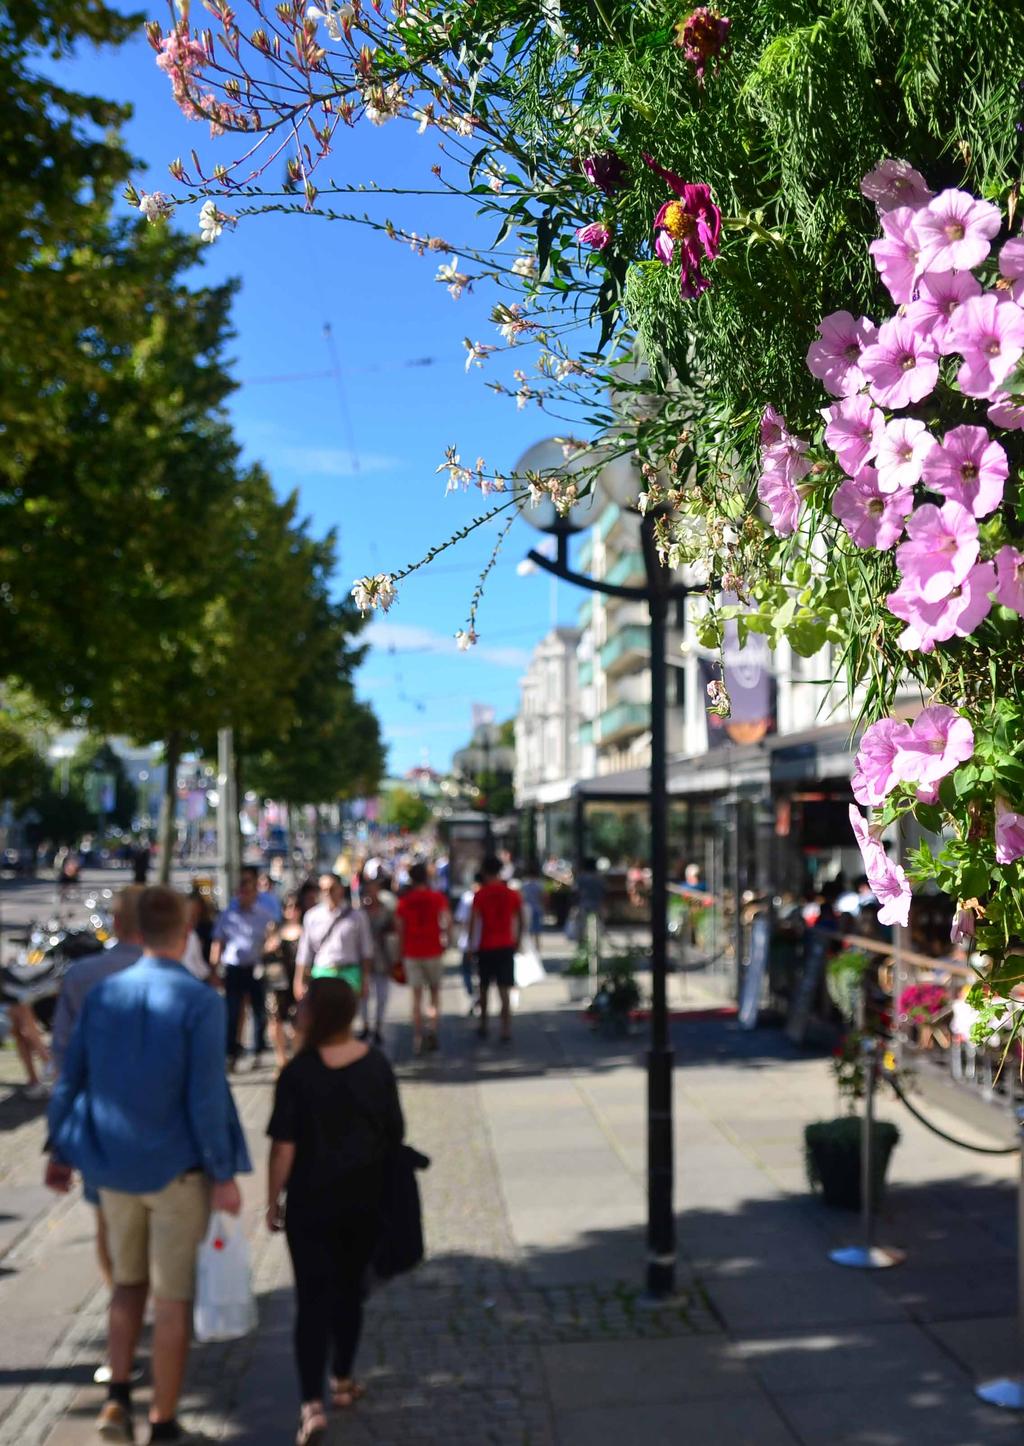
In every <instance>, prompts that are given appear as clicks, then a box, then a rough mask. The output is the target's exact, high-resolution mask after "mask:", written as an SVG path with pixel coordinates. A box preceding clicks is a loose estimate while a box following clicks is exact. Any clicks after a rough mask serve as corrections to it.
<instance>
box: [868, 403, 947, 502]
mask: <svg viewBox="0 0 1024 1446" xmlns="http://www.w3.org/2000/svg"><path fill="white" fill-rule="evenodd" d="M934 446H935V438H934V437H933V436H932V434H931V432H929V430H928V428H927V427H926V426H925V424H924V422H919V421H917V419H916V418H914V417H893V419H892V421H891V422H886V424H885V429H884V431H883V432H882V434H881V436H880V437H879V439H878V445H877V447H876V448H875V466H876V467H877V468H878V485H879V487H880V489H881V490H882V491H883V492H898V491H899V490H900V489H901V488H902V487H913V486H914V484H915V483H916V482H920V480H921V468H922V466H923V465H924V460H925V458H926V457H927V456H928V454H929V452H930V451H931V450H932V448H933V447H934Z"/></svg>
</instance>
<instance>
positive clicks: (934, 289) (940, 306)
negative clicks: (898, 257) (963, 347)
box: [906, 271, 981, 356]
mask: <svg viewBox="0 0 1024 1446" xmlns="http://www.w3.org/2000/svg"><path fill="white" fill-rule="evenodd" d="M980 295H981V282H980V281H979V280H978V278H977V277H976V276H972V275H971V273H970V272H969V271H936V272H929V273H928V274H927V275H925V276H922V277H921V280H920V282H919V284H918V288H917V299H916V301H912V302H911V303H910V305H909V306H908V307H907V310H906V317H907V320H908V321H909V322H910V324H911V326H912V327H913V328H914V330H915V331H917V332H920V334H921V335H922V336H930V337H931V338H932V340H933V341H934V343H935V345H936V348H937V349H938V351H939V353H940V354H941V355H943V356H945V355H946V354H947V353H948V352H950V351H954V350H955V348H954V347H951V346H950V345H949V342H948V337H949V322H950V318H951V317H952V315H953V313H954V311H956V309H957V307H958V306H959V305H960V304H961V303H962V302H964V301H967V300H969V299H970V297H972V296H980Z"/></svg>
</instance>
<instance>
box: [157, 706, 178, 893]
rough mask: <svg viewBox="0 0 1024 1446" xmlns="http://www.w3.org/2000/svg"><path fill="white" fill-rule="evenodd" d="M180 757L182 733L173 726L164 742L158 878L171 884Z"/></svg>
mask: <svg viewBox="0 0 1024 1446" xmlns="http://www.w3.org/2000/svg"><path fill="white" fill-rule="evenodd" d="M180 758H181V734H180V733H179V732H178V730H177V729H173V728H172V730H171V731H170V733H168V735H167V740H166V742H165V743H164V766H165V768H166V770H167V772H166V776H165V778H164V796H163V798H162V800H161V802H160V828H159V832H158V840H159V843H160V860H159V867H158V870H157V880H158V882H159V883H161V884H169V883H170V882H171V865H172V863H173V861H174V843H175V838H176V830H175V827H174V815H175V811H176V808H177V803H178V762H179V760H180Z"/></svg>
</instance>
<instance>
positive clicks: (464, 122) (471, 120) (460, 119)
mask: <svg viewBox="0 0 1024 1446" xmlns="http://www.w3.org/2000/svg"><path fill="white" fill-rule="evenodd" d="M448 124H449V125H450V126H451V128H452V130H453V131H454V132H455V134H456V135H457V136H471V135H472V134H473V127H474V126H478V125H479V124H480V122H479V121H478V120H477V118H476V116H475V115H457V116H453V117H452V118H451V119H450V120H449V122H448Z"/></svg>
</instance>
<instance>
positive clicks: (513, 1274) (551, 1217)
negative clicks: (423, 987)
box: [0, 981, 1020, 1446]
mask: <svg viewBox="0 0 1024 1446" xmlns="http://www.w3.org/2000/svg"><path fill="white" fill-rule="evenodd" d="M692 987H693V991H694V995H695V1002H696V998H697V997H698V996H699V990H698V988H697V986H696V985H693V986H692ZM446 1000H447V1003H448V1005H449V1018H448V1020H447V1021H446V1026H445V1031H444V1046H445V1047H444V1049H443V1051H442V1053H441V1055H440V1056H438V1057H436V1058H430V1059H428V1060H424V1061H412V1060H411V1059H410V1058H409V1049H408V1045H409V1041H408V1030H407V1027H406V1025H405V1022H404V1020H403V1019H402V1018H401V1017H400V1015H401V1013H402V1012H403V1011H404V1008H405V1007H406V1006H405V996H404V994H403V993H401V992H399V993H397V994H396V996H395V1006H394V1008H395V1023H394V1025H393V1026H392V1027H391V1028H390V1029H389V1037H388V1048H389V1051H390V1052H391V1054H392V1057H393V1058H395V1059H396V1060H397V1062H398V1068H399V1074H400V1078H401V1086H402V1096H403V1103H404V1107H405V1111H406V1117H407V1124H408V1136H409V1138H410V1140H411V1141H412V1142H413V1143H415V1144H416V1145H417V1146H418V1147H419V1148H420V1149H422V1150H423V1151H424V1152H425V1153H426V1154H428V1155H430V1156H431V1157H432V1160H433V1164H432V1167H431V1169H430V1170H429V1171H427V1172H426V1173H425V1174H424V1175H423V1176H422V1177H421V1186H422V1192H423V1200H424V1212H425V1225H426V1234H427V1247H428V1260H427V1262H426V1263H425V1264H424V1266H423V1267H422V1268H421V1269H420V1270H419V1271H417V1272H416V1273H415V1274H413V1275H412V1276H409V1277H406V1278H405V1279H403V1280H401V1281H398V1282H393V1283H392V1284H391V1285H389V1286H388V1287H386V1288H384V1289H382V1290H381V1291H380V1292H379V1293H377V1294H375V1295H374V1296H373V1297H372V1298H371V1300H370V1301H369V1303H368V1305H367V1311H366V1328H365V1333H364V1340H363V1347H362V1351H361V1356H360V1362H359V1369H360V1374H361V1375H362V1376H363V1378H364V1379H365V1380H366V1381H367V1384H368V1386H369V1388H370V1389H369V1393H368V1395H367V1397H366V1399H365V1400H364V1401H363V1402H361V1403H360V1404H359V1406H358V1407H357V1408H356V1409H355V1410H353V1411H351V1412H347V1413H344V1414H342V1415H340V1416H339V1417H338V1418H337V1419H336V1420H335V1421H334V1422H332V1426H331V1434H330V1438H329V1439H330V1446H404V1443H406V1442H411V1443H414V1446H415V1443H423V1446H428V1443H437V1446H442V1443H444V1446H492V1443H493V1446H584V1443H585V1446H633V1443H642V1446H662V1443H664V1446H669V1443H673V1446H674V1443H676V1442H681V1441H685V1442H686V1446H776V1443H778V1446H919V1443H921V1442H923V1441H925V1440H927V1441H928V1442H929V1446H989V1443H992V1446H998V1443H1002V1442H1004V1441H1006V1442H1009V1441H1011V1440H1012V1441H1014V1442H1019V1441H1020V1425H1019V1422H1018V1421H1017V1420H1016V1419H1014V1418H1012V1417H1008V1416H1001V1415H1000V1414H999V1413H998V1412H994V1411H992V1410H991V1408H987V1407H984V1406H981V1405H979V1403H977V1402H976V1401H975V1400H974V1398H973V1395H972V1393H971V1383H972V1380H973V1379H974V1378H975V1377H976V1376H977V1375H979V1374H981V1373H987V1372H989V1371H991V1370H998V1369H1005V1368H1006V1366H1008V1365H1011V1366H1012V1365H1013V1364H1014V1363H1015V1357H1014V1354H1013V1332H1012V1320H1011V1314H1012V1310H1013V1274H1014V1272H1013V1264H1014V1238H1013V1190H1012V1185H1011V1182H1012V1179H1013V1174H1014V1168H1015V1166H1014V1162H1013V1161H1009V1162H1002V1161H998V1160H989V1161H984V1160H982V1161H979V1159H978V1157H964V1156H963V1155H958V1154H957V1152H956V1151H954V1150H952V1147H945V1146H941V1145H940V1144H939V1143H938V1142H935V1141H933V1140H932V1139H931V1138H930V1137H927V1136H925V1135H924V1133H923V1131H921V1130H920V1129H919V1128H918V1127H917V1126H916V1125H914V1123H913V1122H912V1121H910V1122H908V1121H906V1120H905V1119H901V1120H900V1123H901V1126H902V1127H903V1128H904V1139H903V1142H902V1143H901V1145H900V1149H899V1151H898V1152H897V1156H896V1165H895V1168H894V1175H895V1180H894V1189H893V1193H892V1200H891V1202H890V1206H889V1208H888V1209H887V1211H886V1214H885V1215H884V1217H883V1220H882V1228H883V1229H884V1231H885V1232H886V1234H887V1235H888V1236H889V1237H890V1238H891V1239H892V1241H893V1243H895V1244H903V1245H906V1246H908V1247H909V1248H910V1250H911V1259H910V1261H909V1262H908V1265H907V1266H905V1267H904V1268H903V1269H902V1270H900V1271H893V1272H891V1273H889V1275H888V1276H887V1277H886V1278H885V1279H883V1280H878V1279H869V1278H866V1277H864V1276H862V1275H859V1274H857V1273H855V1272H841V1271H837V1270H836V1268H835V1267H834V1266H832V1265H831V1264H829V1263H828V1259H827V1250H828V1247H829V1245H830V1244H832V1243H835V1242H836V1241H838V1240H845V1239H847V1238H849V1236H850V1234H851V1232H852V1231H854V1230H855V1224H854V1222H851V1221H848V1220H846V1219H845V1218H842V1217H839V1218H835V1217H830V1216H829V1215H828V1214H827V1213H826V1212H824V1211H823V1210H822V1208H821V1206H820V1204H819V1203H818V1202H816V1201H814V1200H813V1199H810V1198H809V1197H808V1195H807V1192H806V1187H805V1184H804V1181H803V1177H802V1169H801V1160H800V1149H801V1142H800V1135H801V1130H802V1126H803V1124H804V1123H805V1122H806V1121H807V1120H808V1119H811V1118H815V1117H816V1116H820V1115H822V1114H827V1113H830V1112H831V1108H832V1103H833V1102H832V1099H831V1095H830V1092H829V1086H828V1075H827V1065H826V1064H825V1063H824V1061H822V1060H820V1059H815V1058H808V1057H801V1056H800V1055H799V1054H798V1053H797V1052H795V1051H793V1050H792V1049H790V1048H789V1046H788V1045H786V1044H785V1041H783V1040H780V1038H779V1037H778V1036H777V1035H776V1034H775V1033H774V1032H772V1031H768V1030H763V1031H758V1032H756V1033H755V1034H750V1035H743V1034H739V1033H737V1032H736V1031H735V1029H734V1028H733V1027H732V1026H731V1025H729V1024H728V1023H726V1022H722V1021H700V1022H692V1021H685V1020H684V1021H680V1022H678V1023H677V1024H676V1026H675V1027H674V1035H675V1044H676V1048H677V1051H678V1057H679V1064H680V1069H679V1072H678V1075H677V1086H676V1101H677V1140H676V1143H677V1162H676V1163H677V1196H678V1201H679V1206H680V1210H681V1218H680V1246H681V1259H680V1268H679V1277H680V1287H681V1289H680V1296H679V1298H678V1299H677V1300H676V1301H673V1302H672V1304H671V1305H670V1306H661V1307H659V1308H657V1309H649V1308H647V1307H646V1306H645V1305H644V1304H643V1302H642V1301H641V1298H640V1291H639V1286H640V1283H641V1278H642V1270H643V1258H644V1250H643V1218H644V1169H645V1159H644V1140H643V1098H644V1083H643V1071H642V1045H643V1039H642V1036H640V1035H638V1036H637V1037H635V1038H632V1039H627V1040H622V1041H606V1040H597V1039H595V1038H593V1037H591V1036H590V1035H589V1034H588V1033H587V1031H586V1030H585V1029H584V1028H583V1026H582V1024H581V1021H580V1018H579V1015H578V1013H577V1012H575V1011H570V1010H568V1009H567V1008H566V1006H565V1003H564V1000H563V995H562V986H561V985H560V984H559V983H558V981H552V982H551V983H549V984H546V985H542V986H539V987H538V988H537V989H536V990H531V991H530V992H529V994H528V996H526V997H525V998H524V1001H523V1011H522V1013H521V1014H520V1015H519V1016H518V1018H517V1021H516V1034H517V1038H516V1043H515V1046H514V1048H513V1049H512V1050H511V1051H506V1052H503V1051H502V1050H501V1049H500V1048H499V1046H497V1045H496V1044H487V1045H482V1046H481V1045H477V1044H476V1042H475V1041H474V1040H473V1038H472V1032H471V1029H470V1028H469V1026H468V1024H467V1022H466V1021H464V1020H463V1019H461V1018H457V1017H454V1016H455V1014H456V1012H457V1011H458V1010H459V1009H460V1008H461V1000H460V996H459V993H458V987H457V984H456V983H455V982H454V981H452V982H451V984H450V985H449V988H448V994H447V996H446ZM5 1071H6V1073H5ZM8 1077H10V1061H9V1057H8V1055H7V1054H6V1052H5V1053H2V1054H0V1446H14V1443H25V1446H44V1443H45V1446H79V1443H84V1442H91V1441H93V1440H94V1439H95V1437H94V1435H93V1431H92V1420H93V1417H94V1415H95V1412H96V1409H97V1407H98V1405H99V1403H100V1399H101V1393H100V1392H99V1391H98V1390H97V1389H96V1388H95V1387H93V1386H92V1385H91V1384H90V1379H91V1374H92V1370H93V1368H94V1366H95V1364H96V1363H97V1361H98V1360H99V1359H100V1358H101V1356H102V1352H103V1336H104V1308H105V1300H104V1293H103V1292H102V1290H100V1289H99V1288H98V1286H97V1279H96V1272H95V1266H94V1262H93V1255H92V1240H91V1235H92V1220H91V1215H90V1212H89V1211H88V1209H87V1207H85V1206H84V1205H83V1204H82V1203H81V1202H80V1201H78V1200H77V1199H71V1200H63V1201H54V1199H53V1197H49V1196H47V1195H46V1193H45V1192H44V1191H42V1189H41V1187H40V1185H39V1175H40V1153H39V1152H40V1149H41V1144H42V1138H43V1127H42V1122H41V1110H40V1108H39V1107H38V1106H30V1105H29V1104H28V1103H27V1102H25V1101H24V1100H23V1099H22V1097H21V1096H20V1095H19V1093H18V1091H17V1090H9V1091H8V1094H7V1096H6V1098H4V1097H3V1094H2V1090H3V1084H2V1081H3V1079H4V1078H8ZM271 1085H272V1077H271V1073H270V1072H269V1071H261V1072H260V1073H259V1074H252V1075H250V1074H246V1073H242V1074H240V1075H238V1076H235V1077H234V1079H233V1087H234V1089H235V1093H236V1098H237V1099H238V1102H239V1107H240V1110H241V1113H242V1117H243V1121H244V1123H245V1126H246V1129H247V1132H248V1135H249V1139H250V1144H251V1146H252V1148H253V1154H254V1161H255V1164H256V1170H257V1173H256V1176H255V1177H254V1178H253V1179H252V1180H250V1181H249V1182H247V1184H246V1187H245V1196H246V1224H247V1227H248V1230H249V1235H250V1239H251V1244H252V1254H253V1274H254V1282H255V1285H256V1289H257V1293H258V1297H259V1303H260V1327H259V1330H258V1331H257V1332H256V1333H255V1334H254V1335H253V1336H251V1337H249V1338H247V1339H246V1340H243V1341H238V1342H233V1343H230V1344H227V1345H219V1346H204V1347H198V1348H196V1349H195V1351H194V1353H193V1358H192V1362H191V1367H190V1373H189V1379H188V1382H187V1388H186V1398H185V1401H184V1409H183V1416H184V1417H185V1419H186V1420H187V1421H188V1423H189V1425H190V1427H191V1428H193V1429H194V1431H195V1432H196V1433H197V1434H196V1437H195V1439H197V1440H206V1441H216V1442H232V1443H240V1446H285V1443H288V1442H290V1441H291V1440H293V1438H294V1429H295V1419H296V1407H297V1399H296V1388H295V1383H294V1373H293V1365H292V1358H291V1324H292V1302H291V1279H290V1270H289V1265H288V1260H287V1254H286V1250H285V1247H284V1242H283V1240H282V1239H281V1237H272V1236H270V1235H268V1234H267V1233H266V1231H265V1230H264V1229H263V1228H262V1225H261V1219H260V1217H261V1203H262V1170H263V1165H264V1159H265V1142H264V1140H263V1136H262V1130H263V1127H264V1124H265V1121H266V1118H267V1115H268V1113H269V1103H270V1093H271ZM892 1108H893V1107H892V1106H889V1105H886V1106H884V1107H883V1113H886V1112H888V1111H891V1109H892ZM961 1133H963V1131H962V1129H961ZM968 1227H969V1229H970V1234H969V1235H967V1233H966V1229H967V1228H968ZM978 1259H983V1260H984V1261H985V1268H984V1270H982V1271H981V1272H980V1273H979V1267H978V1265H977V1261H978ZM5 1272H7V1273H5ZM138 1399H139V1406H140V1408H144V1407H145V1404H146V1392H145V1388H144V1387H143V1388H142V1389H141V1390H140V1392H139V1398H138Z"/></svg>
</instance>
